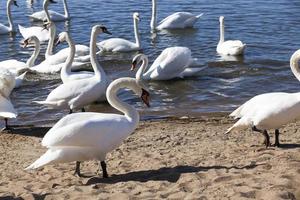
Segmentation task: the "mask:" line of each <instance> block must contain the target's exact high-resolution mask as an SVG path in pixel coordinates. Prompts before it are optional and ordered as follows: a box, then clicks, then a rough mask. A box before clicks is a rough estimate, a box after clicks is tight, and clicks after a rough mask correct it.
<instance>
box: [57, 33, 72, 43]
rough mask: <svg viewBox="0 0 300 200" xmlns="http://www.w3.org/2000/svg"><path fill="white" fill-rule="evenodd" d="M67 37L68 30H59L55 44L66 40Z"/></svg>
mask: <svg viewBox="0 0 300 200" xmlns="http://www.w3.org/2000/svg"><path fill="white" fill-rule="evenodd" d="M67 37H69V34H68V32H61V33H60V34H58V38H56V41H55V46H57V45H59V44H60V43H63V42H64V41H66V39H67Z"/></svg>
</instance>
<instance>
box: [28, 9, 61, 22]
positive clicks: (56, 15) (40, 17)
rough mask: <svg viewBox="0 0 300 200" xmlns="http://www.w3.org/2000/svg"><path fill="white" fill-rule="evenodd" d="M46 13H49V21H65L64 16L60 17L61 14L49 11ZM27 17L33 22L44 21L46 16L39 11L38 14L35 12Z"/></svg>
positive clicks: (43, 12)
mask: <svg viewBox="0 0 300 200" xmlns="http://www.w3.org/2000/svg"><path fill="white" fill-rule="evenodd" d="M48 12H49V15H50V19H51V20H52V21H54V22H57V21H64V20H66V19H67V18H66V17H65V16H64V15H62V14H60V13H58V12H56V11H53V10H49V11H48ZM29 17H30V18H31V19H32V20H34V21H45V20H47V16H46V13H45V11H44V10H42V11H39V12H35V13H33V14H31V15H29Z"/></svg>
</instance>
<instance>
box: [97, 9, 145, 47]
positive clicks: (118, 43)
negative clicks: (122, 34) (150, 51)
mask: <svg viewBox="0 0 300 200" xmlns="http://www.w3.org/2000/svg"><path fill="white" fill-rule="evenodd" d="M138 21H140V17H139V14H138V13H133V24H134V35H135V43H134V42H130V41H128V40H125V39H122V38H110V39H107V40H104V41H102V42H99V43H98V44H97V46H98V48H99V49H101V51H112V52H130V51H138V50H140V49H141V40H140V34H139V30H138Z"/></svg>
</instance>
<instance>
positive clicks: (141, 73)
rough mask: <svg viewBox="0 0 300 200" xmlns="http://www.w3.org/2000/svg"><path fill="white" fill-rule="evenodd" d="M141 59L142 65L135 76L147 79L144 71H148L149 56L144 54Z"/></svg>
mask: <svg viewBox="0 0 300 200" xmlns="http://www.w3.org/2000/svg"><path fill="white" fill-rule="evenodd" d="M141 60H142V65H141V67H140V68H139V70H138V71H137V72H136V74H135V78H136V80H138V81H139V80H143V79H145V76H144V72H145V71H146V68H147V67H148V62H149V61H148V57H147V56H145V55H143V56H142V57H141Z"/></svg>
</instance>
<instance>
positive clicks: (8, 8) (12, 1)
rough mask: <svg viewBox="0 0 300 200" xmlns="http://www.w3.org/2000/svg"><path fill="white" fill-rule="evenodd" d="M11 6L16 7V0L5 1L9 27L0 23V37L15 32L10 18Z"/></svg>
mask: <svg viewBox="0 0 300 200" xmlns="http://www.w3.org/2000/svg"><path fill="white" fill-rule="evenodd" d="M12 4H14V5H15V6H18V4H17V1H16V0H8V1H7V3H6V13H7V18H8V24H9V26H5V25H3V24H1V23H0V35H3V34H8V33H12V32H15V27H14V23H13V20H12V16H11V5H12Z"/></svg>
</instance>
